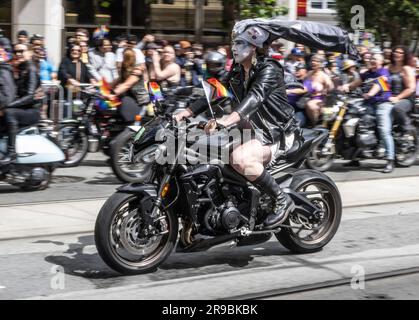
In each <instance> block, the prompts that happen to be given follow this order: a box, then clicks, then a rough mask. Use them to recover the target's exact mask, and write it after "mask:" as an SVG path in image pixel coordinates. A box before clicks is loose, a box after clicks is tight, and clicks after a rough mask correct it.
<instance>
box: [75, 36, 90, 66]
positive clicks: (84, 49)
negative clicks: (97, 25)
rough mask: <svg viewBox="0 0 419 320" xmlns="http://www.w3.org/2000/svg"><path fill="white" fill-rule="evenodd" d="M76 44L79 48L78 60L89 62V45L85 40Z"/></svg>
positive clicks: (86, 63)
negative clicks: (79, 55)
mask: <svg viewBox="0 0 419 320" xmlns="http://www.w3.org/2000/svg"><path fill="white" fill-rule="evenodd" d="M78 45H79V46H80V48H81V57H80V60H81V61H82V62H83V63H84V64H85V65H88V64H89V45H88V43H87V42H85V41H79V42H78Z"/></svg>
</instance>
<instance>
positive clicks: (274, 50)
mask: <svg viewBox="0 0 419 320" xmlns="http://www.w3.org/2000/svg"><path fill="white" fill-rule="evenodd" d="M269 56H270V57H272V58H274V59H276V60H278V61H279V62H280V63H281V64H282V65H284V63H285V45H284V43H283V42H281V41H280V40H279V39H278V40H275V41H273V42H272V44H271V46H270V47H269Z"/></svg>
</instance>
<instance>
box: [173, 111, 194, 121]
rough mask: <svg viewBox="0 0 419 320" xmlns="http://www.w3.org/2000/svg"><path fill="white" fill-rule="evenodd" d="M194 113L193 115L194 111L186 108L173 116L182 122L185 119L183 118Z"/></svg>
mask: <svg viewBox="0 0 419 320" xmlns="http://www.w3.org/2000/svg"><path fill="white" fill-rule="evenodd" d="M192 115H193V114H192V111H191V110H190V109H186V110H183V111H182V112H179V113H177V114H175V115H174V116H173V118H174V119H175V120H176V122H180V121H182V120H183V118H189V117H191V116H192Z"/></svg>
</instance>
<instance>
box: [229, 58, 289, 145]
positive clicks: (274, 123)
mask: <svg viewBox="0 0 419 320" xmlns="http://www.w3.org/2000/svg"><path fill="white" fill-rule="evenodd" d="M244 76H245V73H244V69H243V67H242V66H236V67H235V68H234V69H233V71H232V73H231V78H230V81H229V82H230V88H231V89H232V91H233V93H234V94H235V95H236V97H237V98H238V100H239V106H238V107H237V108H235V109H234V111H236V112H238V114H239V115H240V117H241V119H242V121H243V122H244V123H250V125H251V127H252V129H254V130H256V129H258V130H262V131H263V141H262V142H263V144H265V145H269V144H274V143H277V142H279V141H281V140H282V138H283V134H284V133H285V132H290V131H291V130H293V129H296V122H295V119H294V108H293V107H292V106H291V105H290V104H289V103H288V99H287V94H286V91H285V81H284V69H283V67H282V66H281V64H280V63H279V62H278V61H276V60H275V59H271V58H268V57H261V58H259V59H258V60H257V63H256V65H255V66H254V67H253V68H252V69H251V70H250V75H249V79H248V81H247V84H245V80H244Z"/></svg>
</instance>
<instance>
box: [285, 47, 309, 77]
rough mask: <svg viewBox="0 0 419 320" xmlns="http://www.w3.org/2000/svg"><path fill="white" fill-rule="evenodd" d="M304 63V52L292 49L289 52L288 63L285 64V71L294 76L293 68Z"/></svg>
mask: <svg viewBox="0 0 419 320" xmlns="http://www.w3.org/2000/svg"><path fill="white" fill-rule="evenodd" d="M300 63H305V59H304V51H301V50H300V49H297V48H294V49H292V50H291V54H290V56H289V61H287V62H286V63H285V69H287V71H288V72H289V73H291V74H295V67H296V65H297V64H300Z"/></svg>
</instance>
